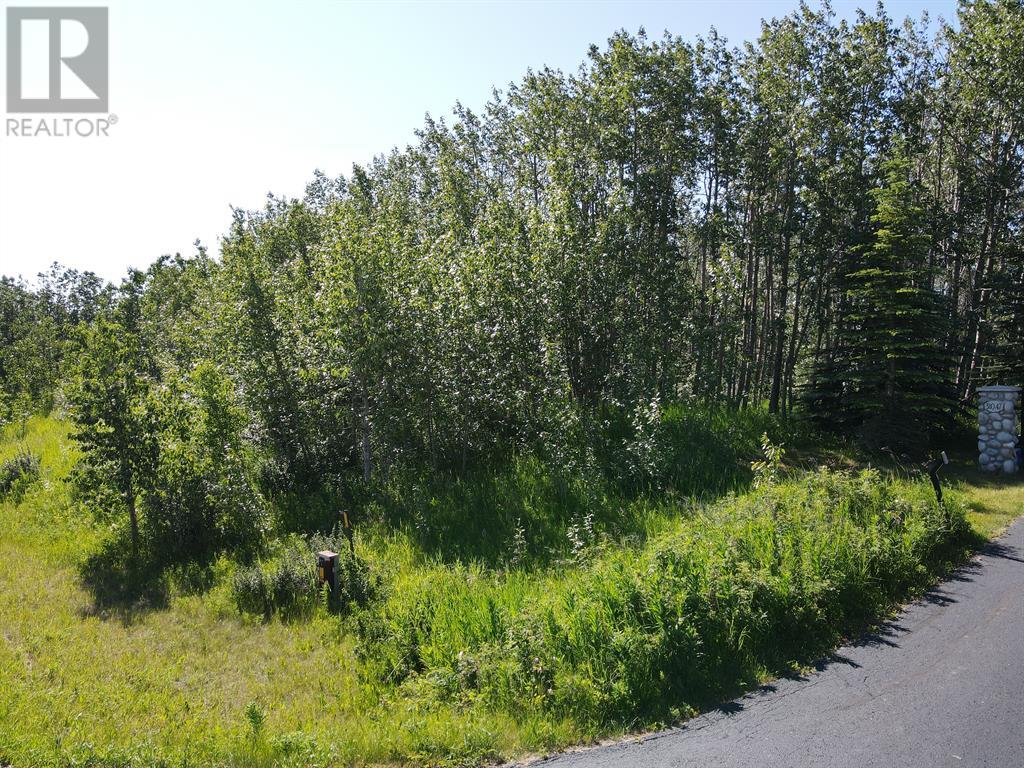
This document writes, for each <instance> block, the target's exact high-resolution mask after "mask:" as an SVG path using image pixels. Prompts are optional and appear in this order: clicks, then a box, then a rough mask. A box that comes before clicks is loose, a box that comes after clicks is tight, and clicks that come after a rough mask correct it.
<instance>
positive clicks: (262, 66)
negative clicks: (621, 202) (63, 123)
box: [0, 0, 955, 279]
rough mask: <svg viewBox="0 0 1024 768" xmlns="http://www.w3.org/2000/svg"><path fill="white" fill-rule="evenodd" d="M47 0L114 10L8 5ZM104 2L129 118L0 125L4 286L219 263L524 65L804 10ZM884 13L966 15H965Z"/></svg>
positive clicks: (96, 1)
mask: <svg viewBox="0 0 1024 768" xmlns="http://www.w3.org/2000/svg"><path fill="white" fill-rule="evenodd" d="M34 4H35V5H42V6H50V5H62V6H66V5H100V4H102V0H93V1H92V2H74V1H73V0H49V2H42V3H33V2H31V0H22V1H21V2H14V3H6V4H5V5H4V7H5V8H6V7H7V6H8V5H14V6H29V5H34ZM858 4H862V5H865V6H867V7H868V8H871V9H873V8H874V0H867V2H861V3H858V2H856V0H850V1H847V0H841V1H839V2H835V3H834V6H835V7H836V9H837V11H838V12H839V14H840V15H841V16H846V17H850V16H852V14H853V10H854V8H855V7H856V6H857V5H858ZM106 5H107V6H108V7H109V8H110V48H111V51H110V112H111V113H112V114H116V115H117V118H118V123H117V124H116V125H114V126H112V127H111V129H110V136H109V137H99V138H56V137H53V138H51V137H34V138H13V137H12V138H8V137H6V136H5V135H4V133H5V132H4V131H0V274H8V275H17V274H21V275H24V276H25V277H32V276H34V275H35V274H36V273H37V272H39V271H41V270H43V269H45V268H46V267H47V266H48V265H49V263H50V262H52V261H54V260H57V261H60V262H62V263H63V264H66V265H68V266H72V267H75V268H78V269H88V270H92V271H94V272H97V273H98V274H100V275H101V276H103V277H106V278H108V279H117V278H119V277H121V276H122V275H123V274H124V273H125V270H126V269H127V267H128V266H136V267H144V266H145V265H147V264H149V263H150V262H152V261H153V260H154V259H156V258H157V257H159V256H160V255H161V254H164V253H174V252H180V253H183V254H190V253H192V252H193V247H192V243H193V241H194V240H195V239H196V238H199V239H201V240H202V241H203V243H204V244H206V245H208V246H210V248H211V251H213V252H216V251H217V248H216V245H217V238H218V237H219V235H220V233H222V232H223V231H224V230H225V229H226V227H227V226H228V224H229V223H230V206H231V205H235V206H238V207H242V208H257V207H261V206H262V204H263V201H264V200H265V196H266V194H267V192H268V191H273V192H275V193H276V194H280V195H287V196H301V194H302V192H303V190H304V188H305V184H306V182H307V181H309V179H310V178H311V177H312V173H313V170H314V169H316V168H320V169H322V170H324V171H325V172H326V173H328V174H329V175H331V176H336V175H337V174H339V173H345V174H348V172H349V170H350V168H351V164H352V163H353V162H360V163H363V162H367V161H368V160H369V159H371V158H372V157H373V155H375V154H379V153H382V152H387V151H389V150H390V149H391V148H392V147H393V146H396V145H397V146H405V145H406V144H407V143H408V142H410V141H412V140H413V131H414V130H415V129H416V128H417V127H418V126H420V125H421V124H422V119H423V115H424V114H425V113H426V112H430V113H431V114H434V115H446V114H447V113H448V112H449V110H450V109H451V107H452V105H453V104H454V103H455V101H456V100H461V101H462V103H464V104H466V105H467V106H469V107H471V108H478V107H480V106H481V105H482V104H483V103H485V101H486V100H487V98H488V97H489V95H490V90H491V87H492V86H494V85H497V86H499V87H502V86H504V85H505V84H507V83H508V82H509V81H512V80H519V79H520V78H521V77H522V76H523V75H524V74H525V72H526V70H527V69H528V68H531V67H532V68H534V69H537V68H540V67H542V66H544V65H545V64H547V65H550V66H552V67H556V68H561V69H575V68H576V66H577V65H578V64H579V63H580V62H582V61H583V59H584V58H585V56H586V51H587V48H588V46H589V44H590V43H598V44H602V43H603V42H604V40H606V39H607V37H608V36H609V35H610V34H611V33H612V32H614V31H615V30H616V29H618V28H626V29H628V30H630V31H631V32H635V31H636V30H637V28H638V27H640V26H644V27H646V29H647V31H648V34H649V35H650V36H652V37H656V36H660V34H661V32H662V30H664V29H666V28H667V29H668V30H669V31H670V32H672V33H673V34H679V35H681V36H683V37H684V38H686V39H693V38H694V37H695V36H696V35H697V34H705V33H706V32H707V30H708V28H709V27H710V26H711V25H712V24H714V25H715V26H716V27H717V28H718V30H719V31H720V33H722V34H723V35H725V36H726V37H728V38H729V40H730V41H731V42H734V43H736V44H739V43H740V42H741V41H742V40H743V39H746V38H753V37H756V36H757V34H758V32H759V29H760V25H759V20H760V18H761V17H762V16H769V17H770V16H773V15H782V14H785V13H787V12H788V11H790V10H791V9H792V8H794V7H795V6H796V0H792V1H790V0H764V1H763V2H757V1H756V0H733V1H732V2H727V1H724V0H718V1H717V2H710V1H708V2H705V0H691V1H690V2H678V3H635V2H607V3H600V2H587V3H583V2H579V3H577V2H563V3H548V4H541V3H527V2H523V3H518V4H516V3H510V4H509V3H501V4H499V3H487V4H478V5H471V4H469V3H446V4H436V3H435V4H431V3H425V2H424V3H376V4H362V3H343V2H333V3H332V2H285V1H284V0H280V1H279V2H256V1H255V0H249V1H248V2H245V1H243V0H230V1H221V0H208V1H207V2H199V0H179V1H173V0H159V1H157V2H152V1H150V2H146V1H145V0H111V1H110V2H107V3H106ZM887 8H888V9H889V13H890V14H891V15H893V16H896V17H900V18H901V17H903V16H904V15H912V16H915V17H916V16H917V15H918V14H920V12H921V11H922V10H923V9H930V12H931V15H932V16H933V17H935V16H938V15H939V14H943V15H945V16H946V17H951V16H953V15H954V11H955V3H954V1H953V0H934V1H932V2H928V0H901V1H900V0H897V1H895V2H892V1H891V2H889V3H887ZM4 16H5V19H4V21H3V22H2V23H3V25H4V27H5V28H6V13H5V14H4ZM5 40H6V37H0V41H5ZM0 45H4V46H6V42H2V43H0ZM5 59H6V55H4V56H3V57H0V67H2V68H3V71H2V72H0V83H4V84H5V83H6V63H5ZM0 106H2V107H3V109H4V115H3V117H4V120H5V121H6V119H7V118H8V117H13V116H11V115H8V114H7V113H6V102H4V103H3V104H2V105H0Z"/></svg>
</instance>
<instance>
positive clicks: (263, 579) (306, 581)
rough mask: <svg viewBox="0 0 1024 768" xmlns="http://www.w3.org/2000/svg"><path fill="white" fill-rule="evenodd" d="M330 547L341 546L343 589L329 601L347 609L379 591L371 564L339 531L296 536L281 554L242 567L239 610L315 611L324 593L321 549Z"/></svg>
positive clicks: (236, 586) (235, 583) (236, 584)
mask: <svg viewBox="0 0 1024 768" xmlns="http://www.w3.org/2000/svg"><path fill="white" fill-rule="evenodd" d="M324 549H332V550H334V551H336V552H338V591H337V594H335V595H333V596H332V597H331V599H330V600H329V602H328V607H330V608H331V609H332V610H335V611H338V612H346V611H348V610H349V609H350V607H351V606H352V605H353V604H364V603H366V602H367V601H369V599H370V598H371V596H372V594H373V593H374V591H375V589H374V580H373V579H372V578H371V574H370V570H369V567H368V566H367V564H366V562H365V561H364V560H363V559H362V558H361V557H359V556H358V555H355V554H353V553H352V552H350V551H349V548H348V544H347V542H346V540H345V539H344V536H343V535H341V534H340V533H339V532H338V531H335V532H333V533H332V534H330V535H323V534H315V535H313V536H310V537H302V536H296V537H294V538H293V539H292V540H291V541H290V542H289V543H288V544H286V545H285V546H284V548H283V549H282V550H281V552H280V553H279V554H278V555H277V556H276V557H274V558H272V559H270V560H268V561H266V562H257V563H254V564H253V565H249V566H243V567H240V568H239V569H238V570H237V571H236V572H235V575H234V578H233V580H232V585H231V591H232V595H233V597H234V600H235V605H236V606H237V607H238V610H239V611H241V612H243V613H254V614H259V615H262V616H264V617H267V618H269V617H270V616H272V615H273V614H275V613H276V614H280V615H282V616H284V617H288V618H291V617H295V616H299V615H302V614H306V613H310V612H312V611H313V610H314V609H315V608H316V606H317V605H318V604H319V602H320V597H321V587H320V585H319V583H318V582H317V579H316V552H319V551H321V550H324Z"/></svg>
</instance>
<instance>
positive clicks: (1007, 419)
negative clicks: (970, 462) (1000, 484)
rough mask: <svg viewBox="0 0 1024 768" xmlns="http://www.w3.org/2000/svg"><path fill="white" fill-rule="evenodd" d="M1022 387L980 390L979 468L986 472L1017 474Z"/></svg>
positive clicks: (984, 388) (981, 388)
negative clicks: (1018, 407)
mask: <svg viewBox="0 0 1024 768" xmlns="http://www.w3.org/2000/svg"><path fill="white" fill-rule="evenodd" d="M1019 400H1020V387H978V454H979V455H978V464H980V465H981V468H982V469H984V470H985V471H986V472H1006V473H1007V474H1009V473H1011V472H1016V471H1017V403H1018V401H1019Z"/></svg>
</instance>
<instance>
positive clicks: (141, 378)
mask: <svg viewBox="0 0 1024 768" xmlns="http://www.w3.org/2000/svg"><path fill="white" fill-rule="evenodd" d="M122 309H123V308H122ZM118 315H120V317H118ZM130 316H131V313H130V312H123V311H120V312H115V313H113V316H104V315H101V316H100V317H98V318H97V319H96V320H95V321H94V322H93V323H92V324H91V325H90V326H87V327H86V328H85V329H84V331H83V339H82V354H81V356H80V357H79V361H78V365H77V366H76V369H75V372H74V374H73V379H72V386H71V389H70V401H71V403H70V405H71V414H72V418H73V419H74V422H75V432H74V437H75V440H76V442H77V443H78V445H79V446H80V448H81V450H82V454H83V457H82V463H81V466H80V468H79V472H78V474H77V485H78V490H79V492H80V493H81V494H82V495H83V497H84V498H86V499H87V500H91V501H93V502H98V506H105V502H110V501H114V502H116V503H118V505H119V506H120V508H122V509H123V510H124V511H125V512H126V513H127V515H128V521H129V526H130V531H131V547H132V559H133V562H137V561H138V557H139V543H140V535H139V515H138V499H139V495H140V494H141V493H142V492H143V491H144V489H145V488H146V487H147V486H148V485H149V484H150V482H151V479H152V476H153V472H154V469H155V466H156V461H157V447H156V437H157V430H156V425H155V423H154V420H153V418H152V413H151V410H150V408H149V402H148V396H149V389H150V380H149V377H148V375H147V370H146V369H147V365H146V363H145V355H144V351H143V349H142V345H141V343H140V341H141V340H140V336H139V333H138V329H137V327H133V323H131V322H130V321H129V322H125V320H126V319H127V318H128V317H130ZM110 491H114V493H113V494H111V493H110Z"/></svg>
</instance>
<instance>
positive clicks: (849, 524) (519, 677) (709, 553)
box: [0, 409, 1019, 766]
mask: <svg viewBox="0 0 1024 768" xmlns="http://www.w3.org/2000/svg"><path fill="white" fill-rule="evenodd" d="M670 411H671V409H669V412H668V413H666V414H664V415H663V417H662V422H661V424H668V425H669V426H668V427H662V426H658V428H657V429H655V430H654V431H653V436H654V437H653V441H654V442H653V443H652V442H651V441H650V439H649V438H651V434H652V433H650V432H648V433H646V437H645V438H644V440H645V441H647V442H646V445H647V447H650V446H651V445H653V446H654V447H655V448H656V450H653V451H647V449H646V448H644V449H643V450H638V449H637V446H636V445H629V444H628V443H627V442H624V440H625V438H622V439H611V440H610V441H609V444H608V445H606V446H604V447H601V446H599V447H601V448H602V450H607V451H608V453H607V454H602V453H601V452H600V451H597V450H595V451H594V453H595V464H594V465H593V466H596V467H598V468H599V470H600V471H598V472H596V473H589V472H587V473H584V472H582V471H578V472H562V473H560V472H557V471H554V470H552V469H551V468H550V465H549V464H546V463H545V462H543V461H542V460H541V458H539V457H538V456H522V457H520V458H519V459H517V460H516V461H515V462H514V463H513V464H512V465H510V466H508V467H506V468H504V469H503V470H501V471H497V472H493V473H491V474H490V475H476V476H474V477H472V478H464V479H463V480H461V481H453V480H448V481H446V482H442V481H440V480H437V481H436V482H435V484H433V485H430V486H426V485H422V486H420V487H419V488H418V489H414V488H413V486H412V485H410V484H405V483H404V481H403V482H402V483H399V481H398V480H394V481H393V482H394V483H395V485H394V487H393V488H391V489H390V490H389V489H388V488H387V487H385V486H384V484H383V483H381V485H379V486H377V487H375V488H372V489H370V490H371V491H372V493H368V494H367V496H366V497H365V499H364V501H365V505H360V506H355V505H353V506H352V507H349V509H350V510H351V511H353V512H354V514H355V515H358V516H359V521H358V525H357V534H356V551H357V553H358V554H359V556H360V558H361V559H362V560H363V561H365V563H366V568H367V569H368V574H369V576H372V578H373V582H372V585H373V590H372V591H370V592H368V593H367V594H366V595H364V596H363V598H362V599H361V600H353V602H352V605H351V606H350V608H349V609H348V610H344V611H332V610H330V606H321V605H320V604H319V603H317V601H316V600H315V599H313V600H308V599H307V597H306V595H307V593H306V591H305V590H306V585H307V584H308V582H309V573H308V562H309V561H306V560H302V559H301V558H299V560H298V561H296V562H297V565H296V569H297V571H296V572H299V573H300V576H301V582H302V590H301V595H300V597H302V600H300V601H299V602H302V606H300V607H301V608H302V610H300V611H298V613H299V614H300V615H299V616H298V618H300V619H301V620H296V617H293V616H291V615H286V614H288V613H289V612H288V611H283V612H282V611H277V610H272V611H268V610H267V609H266V607H261V608H260V609H259V610H257V611H256V615H253V614H252V613H249V612H239V611H238V609H237V607H236V599H237V595H233V594H232V585H233V583H234V582H235V577H236V575H237V574H239V573H240V572H243V571H242V568H243V566H242V565H241V564H239V563H235V562H232V560H231V558H229V557H220V558H218V559H217V560H216V561H215V562H214V563H213V564H212V566H211V568H210V569H209V573H208V574H207V575H201V576H202V577H201V578H196V579H194V580H192V582H193V583H192V584H191V585H190V584H187V583H186V582H187V581H189V580H186V579H185V578H184V577H183V576H181V575H174V574H171V575H168V576H167V580H168V582H170V581H173V579H172V578H171V576H174V579H178V581H177V582H175V583H168V584H167V587H168V588H167V590H166V594H165V599H163V600H162V601H160V602H156V603H154V602H142V603H134V602H133V603H131V604H129V605H127V606H125V607H124V609H123V610H106V609H105V608H104V606H102V605H100V604H98V603H97V601H96V595H95V594H93V593H90V592H89V591H88V590H86V589H84V588H83V582H82V580H81V573H80V570H79V566H80V565H81V564H82V563H83V562H85V561H88V560H89V556H90V554H92V553H95V552H97V551H100V549H101V547H102V544H103V542H104V541H106V540H108V539H109V537H110V536H111V535H116V534H117V530H118V528H117V524H116V523H112V522H110V521H96V522H93V521H90V520H88V519H87V518H83V516H82V515H81V514H80V513H78V512H77V511H76V509H75V508H74V505H73V503H72V499H71V498H70V496H69V493H68V487H67V486H66V485H65V483H64V479H65V478H66V477H67V476H68V473H69V472H70V471H71V470H72V467H73V465H74V459H75V454H74V450H73V447H72V446H71V445H70V444H69V443H68V441H67V430H66V427H65V426H64V425H62V424H61V423H60V422H57V421H55V420H50V419H37V420H33V421H32V422H31V423H30V424H29V425H28V427H27V429H26V430H22V431H19V432H18V433H14V432H9V433H8V434H7V435H6V439H5V440H4V441H2V442H0V461H4V460H6V459H8V458H10V457H13V456H16V455H17V454H18V452H19V451H32V453H33V454H35V455H38V456H40V457H41V471H40V477H39V479H38V481H36V482H33V483H32V484H31V485H29V486H27V488H26V490H25V494H24V496H23V497H20V498H18V499H13V498H8V499H4V500H0V526H2V528H3V534H2V535H0V627H2V628H3V632H2V633H0V764H4V763H10V764H13V765H19V766H20V765H41V766H51V765H53V766H56V765H69V764H83V765H96V766H99V765H110V766H115V765H118V766H120V765H223V766H235V765H237V766H242V765H245V766H250V765H294V766H306V765H335V764H340V765H348V764H352V765H360V764H379V763H387V762H399V763H413V764H428V765H475V764H479V763H481V762H484V761H488V760H495V759H501V758H510V757H515V756H517V755H521V754H522V753H523V752H524V751H531V750H534V751H535V750H543V749H551V748H556V747H560V746H564V745H567V744H570V743H575V742H579V741H586V740H588V739H591V738H594V737H598V736H604V735H609V734H615V733H621V732H623V731H626V730H630V729H634V728H643V727H650V726H652V725H655V724H657V723H662V722H666V721H668V720H670V719H674V718H677V717H683V716H686V715H688V714H690V713H691V712H692V711H693V710H694V709H699V708H701V707H702V706H704V705H706V704H708V703H709V702H715V701H719V700H721V698H722V697H724V696H727V695H729V694H731V693H733V692H734V691H736V690H737V689H739V688H742V687H745V686H748V685H750V684H753V683H755V682H757V681H760V680H762V679H763V678H764V677H765V676H768V675H773V674H777V673H779V672H785V671H787V670H789V669H790V668H791V666H792V664H794V663H800V662H802V661H804V660H809V659H811V658H813V657H814V656H816V654H818V653H820V652H822V651H824V650H826V649H828V648H830V647H831V646H832V645H833V644H834V643H835V641H836V640H837V639H838V638H839V637H840V636H841V635H842V634H844V633H847V632H849V631H851V630H852V629H854V628H857V627H859V626H860V625H861V623H862V622H863V621H865V620H867V619H870V618H872V617H875V616H878V615H880V614H881V613H884V612H885V611H886V610H888V609H889V608H891V607H892V606H893V605H894V604H895V603H896V602H898V601H900V600H902V599H904V598H905V597H906V596H907V595H908V594H910V593H912V592H913V591H914V590H916V589H919V588H921V587H922V586H924V585H925V584H927V583H928V582H929V580H930V579H932V578H934V576H935V575H936V574H938V573H940V572H941V571H942V570H943V568H944V567H945V563H946V562H947V561H948V560H951V559H955V557H956V556H957V554H958V548H959V546H960V542H961V540H962V535H963V533H964V530H965V527H964V522H963V513H962V508H961V505H960V503H959V502H958V501H957V498H958V497H959V494H957V493H955V492H951V493H950V494H948V495H947V500H948V501H947V506H946V507H938V506H937V505H936V504H935V502H934V499H933V497H932V495H931V489H930V488H929V487H927V486H926V485H918V484H916V483H914V482H908V481H900V482H890V481H887V480H885V479H884V478H882V477H880V476H879V475H878V474H877V473H871V472H869V473H862V474H842V473H833V472H818V473H813V474H810V475H806V476H801V477H793V478H791V479H789V480H784V481H782V482H778V483H774V484H771V483H769V484H767V485H765V486H764V487H759V488H758V489H757V490H755V491H752V492H749V493H747V492H746V489H747V487H748V486H749V483H750V480H751V471H750V467H749V461H750V460H751V459H754V458H757V456H758V455H759V454H760V452H761V451H760V445H759V443H760V439H759V435H760V432H762V431H768V433H769V435H770V436H771V437H772V438H773V439H774V440H780V439H792V437H791V436H789V437H787V435H786V433H785V432H784V431H783V428H782V427H776V426H773V424H772V423H765V421H764V420H763V417H762V416H759V415H756V414H754V415H752V416H751V417H750V420H749V422H748V423H745V424H743V423H742V422H741V426H739V427H735V428H733V429H732V431H731V432H730V429H729V427H728V424H727V421H728V419H727V416H725V415H716V414H714V413H711V412H709V413H707V414H705V415H701V414H699V413H698V414H688V413H680V414H679V415H672V414H671V412H670ZM742 418H746V417H737V420H740V419H742ZM686 420H689V426H687V427H686V428H685V429H684V428H683V427H679V429H680V433H679V435H677V436H675V437H673V436H672V435H671V431H670V430H671V429H673V428H675V427H673V426H671V425H673V424H678V423H683V422H685V421H686ZM701 424H704V425H706V428H707V429H709V430H711V431H712V432H713V433H714V434H713V435H711V436H709V435H707V434H703V435H702V436H700V437H699V438H692V439H691V438H690V437H686V436H687V435H690V434H691V431H696V433H697V434H698V435H701V434H702V433H700V432H699V429H700V425H701ZM609 434H611V431H610V432H609ZM666 435H668V437H666ZM714 435H718V436H717V437H715V436H714ZM730 435H731V436H730ZM687 441H689V442H687ZM716 441H717V442H716ZM683 445H685V446H686V448H685V450H684V449H679V450H677V451H676V449H674V448H673V447H672V446H683ZM701 446H704V448H705V449H706V450H707V451H709V452H711V455H712V456H716V457H717V458H716V459H715V460H714V462H713V464H706V463H704V462H705V459H703V458H701V455H700V453H701ZM613 449H614V450H619V451H622V452H625V453H629V454H630V455H632V456H634V457H637V456H641V457H645V458H646V459H652V458H653V459H656V461H654V462H649V463H647V464H646V466H647V467H648V474H647V475H646V480H643V479H638V478H642V477H643V476H642V475H641V474H638V473H631V474H629V476H628V477H626V476H625V475H624V476H621V477H615V476H613V474H612V472H611V470H610V469H608V468H605V469H601V467H604V465H603V464H602V462H603V461H605V460H608V461H611V459H610V458H608V457H610V456H611V454H612V450H613ZM662 451H668V455H669V456H670V457H671V458H670V459H669V460H667V461H663V462H662V459H661V457H662V456H663V455H664V454H663V453H661V452H662ZM673 451H676V452H674V453H673ZM716 452H720V453H716ZM601 456H604V457H605V458H600V457H601ZM687 457H692V458H690V459H687ZM723 457H725V458H727V459H728V461H726V460H725V458H723ZM684 460H690V461H691V463H690V464H689V465H687V466H686V468H684V469H679V468H678V467H675V466H674V462H677V461H679V462H682V461H684ZM659 462H661V463H659ZM671 472H676V473H677V474H676V475H675V479H674V480H672V481H671V483H669V481H668V479H671V475H670V474H669V473H671ZM659 473H660V474H659ZM702 473H707V477H706V478H705V480H706V483H705V485H703V486H702V485H701V476H702ZM667 478H668V479H667ZM574 483H577V485H574ZM588 483H589V485H588ZM687 483H692V484H691V485H687ZM670 485H671V487H669V486H670ZM701 488H711V489H713V490H711V491H708V492H707V493H705V494H703V496H704V498H703V500H701V499H700V498H699V497H700V495H701V493H700V489H701ZM595 489H598V490H599V492H600V496H595V495H594V494H595V493H596V491H595ZM733 489H735V492H733ZM999 492H1001V491H1000V489H996V488H993V489H991V495H990V497H988V502H987V503H990V504H991V505H996V504H997V503H1001V502H999V499H1000V498H1002V497H1000V496H998V495H997V493H999ZM389 494H391V495H390V496H389ZM722 494H725V495H724V496H723V495H722ZM693 497H698V498H693ZM1014 498H1015V499H1019V496H1015V497H1014ZM460 499H461V500H460ZM353 500H354V497H353V498H350V499H349V500H348V501H349V502H350V503H352V502H353ZM356 500H358V499H356ZM452 500H454V501H452ZM330 503H332V502H330V500H329V499H327V498H326V497H325V499H324V502H323V509H328V508H329V505H330ZM563 503H564V504H565V505H566V507H565V508H564V509H563V508H562V507H561V506H560V505H562V504H563ZM1017 508H1019V502H1018V503H1017ZM974 514H980V513H978V512H977V511H976V512H975V513H974ZM417 515H419V516H420V518H421V519H426V520H427V523H428V524H427V526H426V528H425V529H424V528H417ZM474 515H478V516H479V519H478V520H476V519H474ZM112 525H113V528H112V527H111V526H112ZM502 526H505V527H504V528H503V527H502ZM446 530H447V531H448V532H449V533H448V534H447V535H446V534H445V531H446ZM495 531H496V532H497V533H493V532H495ZM517 531H521V535H517ZM480 539H486V542H485V543H476V544H474V542H476V541H477V540H480ZM517 542H518V543H517ZM300 544H301V549H302V550H303V551H304V552H305V553H307V554H308V552H309V550H310V549H311V548H312V549H316V548H319V547H321V545H322V546H330V547H331V548H334V549H336V550H337V549H341V548H342V546H343V542H342V541H340V540H335V541H326V540H322V541H321V540H319V539H318V540H316V541H312V540H311V539H310V538H309V537H304V538H302V539H301V540H300V539H299V538H298V537H297V536H290V537H281V538H280V539H279V540H278V541H277V542H276V543H275V544H274V545H273V546H272V547H271V548H270V549H269V550H268V551H267V552H266V553H264V555H263V556H262V559H261V560H258V561H256V562H254V563H252V564H251V565H259V566H260V567H263V568H265V570H266V571H267V573H268V574H274V573H277V572H278V571H280V570H281V569H282V566H283V564H284V563H285V562H286V561H288V557H289V556H290V555H289V553H291V552H292V550H296V551H297V550H298V549H300V547H299V545H300ZM292 545H294V546H292ZM517 549H518V551H519V552H520V553H521V556H518V557H516V556H513V555H514V553H515V552H516V551H517ZM300 566H301V567H300ZM314 597H315V596H314ZM268 612H269V613H271V614H272V615H271V617H270V618H269V619H267V618H264V616H263V615H261V614H266V613H268Z"/></svg>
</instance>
